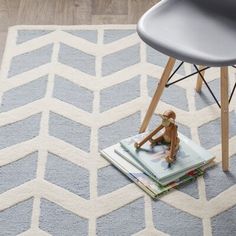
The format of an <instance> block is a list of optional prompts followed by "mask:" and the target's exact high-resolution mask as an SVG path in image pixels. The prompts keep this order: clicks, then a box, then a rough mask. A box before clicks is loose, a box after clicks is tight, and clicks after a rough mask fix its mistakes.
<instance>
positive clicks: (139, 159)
mask: <svg viewBox="0 0 236 236" xmlns="http://www.w3.org/2000/svg"><path fill="white" fill-rule="evenodd" d="M146 135H147V133H142V134H138V135H136V136H133V137H130V138H127V139H124V140H121V141H120V143H118V144H115V145H113V146H110V147H108V148H105V149H103V150H102V151H101V155H102V156H103V157H104V158H106V159H107V160H108V161H110V162H111V163H112V164H113V165H114V166H115V167H117V168H118V169H119V170H120V171H121V172H122V173H123V174H125V175H126V176H128V177H129V178H130V179H131V180H132V181H133V182H134V183H136V184H137V185H138V186H139V187H140V188H142V189H143V190H144V191H145V192H146V193H148V194H149V195H150V196H151V197H152V198H153V199H158V198H159V197H160V196H161V195H162V194H164V193H166V192H168V191H169V190H171V189H173V188H177V187H178V186H181V185H183V184H186V183H188V182H190V181H193V180H194V179H196V178H197V177H198V176H201V175H203V173H204V171H205V169H206V167H208V166H209V165H211V164H212V163H213V160H214V156H213V155H212V154H211V153H210V152H208V151H207V150H205V149H204V148H203V147H201V146H199V145H198V144H196V143H194V142H193V141H192V140H191V139H189V138H187V137H186V136H184V135H183V134H181V133H178V137H179V139H180V147H179V151H178V152H177V156H176V161H175V162H174V163H173V164H171V166H168V163H167V162H166V160H165V157H166V153H167V151H168V150H167V148H168V147H167V146H166V145H164V144H160V145H156V146H154V147H152V146H151V145H150V143H149V142H147V143H145V144H144V145H143V146H142V147H141V148H140V149H136V148H135V146H134V143H135V142H139V141H140V140H142V139H143V138H144V137H145V136H146Z"/></svg>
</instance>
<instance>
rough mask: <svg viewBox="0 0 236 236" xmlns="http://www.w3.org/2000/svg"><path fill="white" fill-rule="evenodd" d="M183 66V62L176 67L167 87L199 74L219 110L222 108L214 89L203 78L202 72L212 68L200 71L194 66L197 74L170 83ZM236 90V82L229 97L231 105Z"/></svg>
mask: <svg viewBox="0 0 236 236" xmlns="http://www.w3.org/2000/svg"><path fill="white" fill-rule="evenodd" d="M183 64H184V62H183V61H182V62H181V63H180V64H179V65H178V66H177V67H176V69H175V70H174V71H173V73H172V74H171V75H170V77H169V79H168V81H167V84H166V85H165V87H169V86H171V85H173V84H175V83H178V82H180V81H182V80H184V79H187V78H189V77H191V76H193V75H196V74H199V75H200V78H201V79H202V81H203V82H204V84H205V85H206V87H207V89H208V90H209V92H210V94H211V95H212V97H213V99H214V100H215V102H216V104H217V105H218V107H219V108H221V105H220V103H219V101H218V99H217V98H216V96H215V94H214V93H213V91H212V89H211V88H210V86H209V84H208V83H207V82H206V80H205V78H204V76H203V75H202V73H201V72H202V71H205V70H207V69H209V68H211V67H209V66H207V67H205V68H203V69H201V70H199V69H198V68H197V66H196V65H195V64H194V65H193V66H194V68H195V70H196V72H193V73H191V74H189V75H186V76H184V77H182V78H180V79H178V80H175V81H173V82H169V81H170V80H171V79H172V78H173V76H174V75H175V74H176V73H177V71H178V70H179V69H180V68H181V66H182V65H183ZM232 67H234V68H236V66H232ZM235 89H236V82H235V83H234V87H233V89H232V91H231V93H230V96H229V103H230V102H231V100H232V97H233V94H234V92H235Z"/></svg>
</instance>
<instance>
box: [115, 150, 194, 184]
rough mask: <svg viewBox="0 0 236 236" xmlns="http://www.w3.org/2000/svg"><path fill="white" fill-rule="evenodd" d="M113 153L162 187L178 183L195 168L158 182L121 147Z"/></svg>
mask: <svg viewBox="0 0 236 236" xmlns="http://www.w3.org/2000/svg"><path fill="white" fill-rule="evenodd" d="M115 152H116V153H117V154H119V155H120V156H121V157H122V158H124V159H125V160H126V161H128V162H129V163H131V164H132V165H133V166H135V167H136V168H138V169H139V170H140V171H142V172H143V173H145V174H146V175H148V176H149V177H150V178H151V179H153V180H154V181H155V182H157V183H158V184H161V185H163V186H165V185H168V184H169V183H171V182H173V181H179V180H180V179H181V177H183V176H184V175H186V174H188V173H189V172H191V171H193V170H194V169H196V168H192V169H189V170H186V171H183V172H180V173H177V174H175V175H172V176H170V177H167V178H164V179H162V180H158V179H157V178H156V177H155V176H154V175H153V174H152V173H151V172H150V171H148V170H147V169H145V168H144V167H143V166H142V165H141V164H140V163H139V162H138V161H137V160H136V159H135V158H134V157H133V156H132V155H131V154H129V152H128V151H126V150H125V149H124V148H123V147H122V146H121V145H117V146H116V148H115Z"/></svg>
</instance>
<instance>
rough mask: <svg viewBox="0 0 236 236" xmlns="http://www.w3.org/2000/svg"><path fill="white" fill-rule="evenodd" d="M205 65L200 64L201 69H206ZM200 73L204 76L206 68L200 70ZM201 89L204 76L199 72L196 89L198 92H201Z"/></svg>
mask: <svg viewBox="0 0 236 236" xmlns="http://www.w3.org/2000/svg"><path fill="white" fill-rule="evenodd" d="M204 67H205V66H200V67H199V70H202V69H204ZM200 73H201V74H202V76H204V74H205V70H203V71H202V72H200ZM201 90H202V78H201V76H200V75H199V74H198V77H197V83H196V91H197V92H198V93H200V92H201Z"/></svg>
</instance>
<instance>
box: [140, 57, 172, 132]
mask: <svg viewBox="0 0 236 236" xmlns="http://www.w3.org/2000/svg"><path fill="white" fill-rule="evenodd" d="M175 61H176V60H175V59H174V58H172V57H170V58H169V60H168V62H167V65H166V67H165V69H164V71H163V74H162V76H161V79H160V81H159V83H158V86H157V89H156V91H155V94H154V96H153V98H152V101H151V103H150V105H149V108H148V111H147V113H146V115H145V118H144V120H143V123H142V125H141V128H140V130H139V132H140V133H143V132H145V130H146V129H147V126H148V124H149V122H150V120H151V117H152V115H153V113H154V111H155V109H156V106H157V104H158V102H159V100H160V97H161V95H162V92H163V90H164V88H165V85H166V83H167V80H168V78H169V76H170V73H171V71H172V69H173V67H174V65H175Z"/></svg>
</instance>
